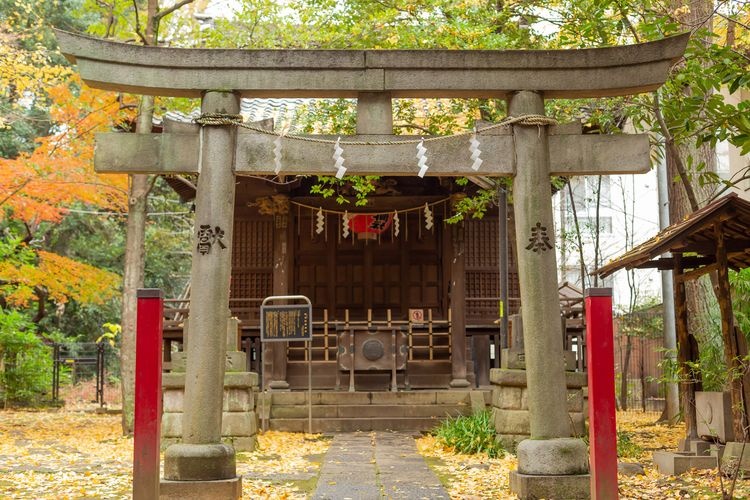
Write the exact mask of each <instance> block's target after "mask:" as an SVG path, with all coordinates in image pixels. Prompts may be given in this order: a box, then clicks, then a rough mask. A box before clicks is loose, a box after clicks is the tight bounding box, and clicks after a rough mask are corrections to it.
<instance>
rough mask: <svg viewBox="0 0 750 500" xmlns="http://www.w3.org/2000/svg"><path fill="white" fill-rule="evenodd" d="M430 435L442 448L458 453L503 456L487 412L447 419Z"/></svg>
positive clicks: (491, 456) (492, 422) (490, 415)
mask: <svg viewBox="0 0 750 500" xmlns="http://www.w3.org/2000/svg"><path fill="white" fill-rule="evenodd" d="M432 433H433V435H434V436H435V437H436V438H437V439H438V441H440V442H441V443H442V444H443V445H444V446H447V447H448V448H452V449H453V450H455V451H456V452H458V453H464V454H469V455H471V454H475V453H486V454H487V456H489V457H490V458H496V457H501V456H503V455H504V454H505V450H504V449H503V447H502V446H501V445H500V443H498V442H497V441H496V440H495V423H494V420H493V418H492V412H490V411H489V410H483V411H480V412H477V413H474V414H473V415H468V416H458V417H456V418H449V419H448V420H445V421H444V422H443V423H442V424H440V425H439V426H438V427H437V428H436V429H435V430H434V431H432Z"/></svg>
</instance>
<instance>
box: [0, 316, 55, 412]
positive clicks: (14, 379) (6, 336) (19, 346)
mask: <svg viewBox="0 0 750 500" xmlns="http://www.w3.org/2000/svg"><path fill="white" fill-rule="evenodd" d="M51 380H52V358H51V354H50V350H49V348H48V347H47V346H45V345H44V343H43V342H42V340H41V339H40V338H39V337H38V336H37V334H36V330H35V326H34V324H33V323H31V322H30V321H29V320H28V318H26V317H25V316H24V315H23V314H21V313H20V312H18V311H8V310H4V309H2V308H0V397H2V399H3V401H4V406H6V407H7V406H8V404H9V403H17V404H30V403H34V402H37V401H38V400H39V399H40V398H41V396H42V395H43V394H44V393H46V391H48V390H49V388H50V386H51Z"/></svg>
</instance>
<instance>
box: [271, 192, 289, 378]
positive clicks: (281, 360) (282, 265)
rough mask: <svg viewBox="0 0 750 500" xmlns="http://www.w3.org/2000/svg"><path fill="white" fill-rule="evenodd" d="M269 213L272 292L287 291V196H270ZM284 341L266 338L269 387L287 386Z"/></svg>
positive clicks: (280, 292)
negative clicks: (271, 227)
mask: <svg viewBox="0 0 750 500" xmlns="http://www.w3.org/2000/svg"><path fill="white" fill-rule="evenodd" d="M274 200H275V203H274V213H273V292H272V294H273V295H290V294H291V290H290V283H291V273H292V266H293V261H292V249H291V248H290V242H291V238H290V234H289V232H290V231H289V230H290V227H291V224H290V223H289V222H290V217H291V216H290V213H289V212H290V211H289V197H288V196H286V195H276V196H274ZM288 347H289V343H288V342H266V344H265V349H266V352H265V353H264V354H267V355H268V356H269V357H270V359H271V376H270V377H269V381H268V388H269V389H271V390H287V389H289V382H288V381H287V350H288Z"/></svg>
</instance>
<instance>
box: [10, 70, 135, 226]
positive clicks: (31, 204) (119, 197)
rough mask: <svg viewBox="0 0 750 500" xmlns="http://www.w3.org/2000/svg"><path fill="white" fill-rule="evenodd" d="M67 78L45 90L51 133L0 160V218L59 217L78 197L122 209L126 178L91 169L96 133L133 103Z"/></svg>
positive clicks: (126, 116)
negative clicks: (32, 147)
mask: <svg viewBox="0 0 750 500" xmlns="http://www.w3.org/2000/svg"><path fill="white" fill-rule="evenodd" d="M71 79H72V81H71V82H68V83H62V84H58V85H56V86H54V87H52V88H50V89H48V91H47V94H48V95H49V97H50V98H51V100H52V106H51V108H50V117H51V118H52V120H53V123H54V124H55V125H54V126H53V134H52V135H49V136H47V137H41V138H39V139H37V143H38V147H37V148H36V149H35V150H34V152H33V153H31V154H22V155H20V156H19V157H18V158H14V159H0V171H2V172H3V175H2V176H0V209H1V210H0V220H2V218H4V217H5V216H7V214H10V217H12V218H14V219H19V220H22V221H24V222H26V223H30V224H36V223H39V222H43V221H49V222H57V221H59V220H60V219H62V217H63V216H64V215H65V213H66V207H69V206H70V205H72V204H74V203H76V202H78V203H84V204H88V205H94V206H97V207H100V208H103V209H107V210H114V211H125V210H126V208H127V177H126V176H123V175H106V176H105V175H97V174H96V173H94V170H93V157H94V133H96V132H102V131H109V130H111V129H112V128H113V127H115V126H117V125H119V124H122V123H123V122H126V121H128V120H132V119H133V115H134V106H133V105H123V102H124V101H123V98H120V97H118V96H117V95H115V94H113V93H111V92H101V91H97V90H93V89H90V88H88V87H85V86H81V85H80V82H79V81H78V80H77V77H72V78H71ZM78 89H80V91H78ZM129 104H133V103H129Z"/></svg>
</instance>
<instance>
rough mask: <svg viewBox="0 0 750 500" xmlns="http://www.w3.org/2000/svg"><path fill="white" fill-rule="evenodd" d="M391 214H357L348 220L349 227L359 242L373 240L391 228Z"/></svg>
mask: <svg viewBox="0 0 750 500" xmlns="http://www.w3.org/2000/svg"><path fill="white" fill-rule="evenodd" d="M391 222H393V214H375V215H369V214H359V215H354V216H352V218H351V219H349V227H350V228H351V230H352V231H354V232H355V233H356V234H357V238H358V239H360V240H374V239H375V238H377V237H378V235H379V234H382V233H384V232H385V231H387V230H388V228H389V227H391Z"/></svg>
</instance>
